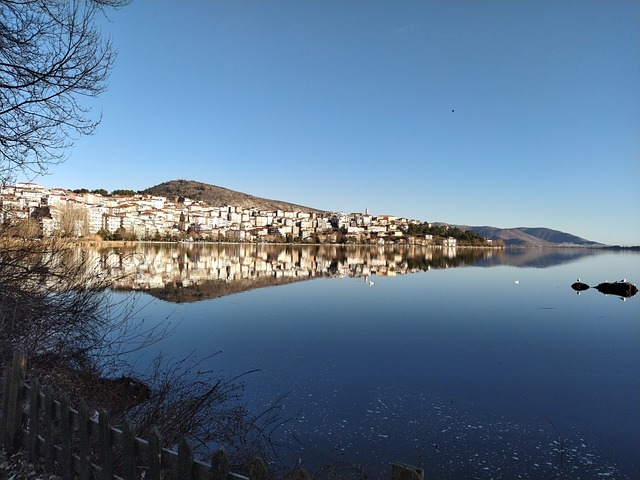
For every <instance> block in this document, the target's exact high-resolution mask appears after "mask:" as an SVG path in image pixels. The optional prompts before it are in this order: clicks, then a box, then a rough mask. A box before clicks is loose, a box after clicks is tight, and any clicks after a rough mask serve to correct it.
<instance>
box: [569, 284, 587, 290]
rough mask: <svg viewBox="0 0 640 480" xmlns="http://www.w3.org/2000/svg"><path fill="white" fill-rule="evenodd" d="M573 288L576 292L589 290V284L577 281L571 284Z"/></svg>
mask: <svg viewBox="0 0 640 480" xmlns="http://www.w3.org/2000/svg"><path fill="white" fill-rule="evenodd" d="M571 288H573V289H574V290H575V291H576V292H582V291H584V290H588V289H589V285H587V284H586V283H582V282H575V283H574V284H572V285H571Z"/></svg>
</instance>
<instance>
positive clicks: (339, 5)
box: [36, 0, 640, 245]
mask: <svg viewBox="0 0 640 480" xmlns="http://www.w3.org/2000/svg"><path fill="white" fill-rule="evenodd" d="M638 18H640V2H638V1H621V0H620V1H619V0H603V1H595V0H594V1H591V0H584V1H583V0H574V1H561V0H553V1H544V0H535V1H534V0H531V1H502V0H501V1H448V0H447V1H445V0H442V1H426V0H425V1H422V0H420V1H419V0H415V1H409V0H406V1H405V0H378V1H376V0H371V1H365V0H357V1H356V0H352V1H350V0H322V1H320V0H317V1H304V0H291V1H256V0H242V1H232V0H228V1H209V0H207V1H205V0H200V1H196V0H186V1H183V2H175V1H159V0H153V1H152V0H135V1H134V2H133V3H132V4H131V5H129V6H127V7H126V8H124V9H122V10H120V11H117V12H115V13H111V14H110V19H111V21H110V22H105V24H104V27H103V32H104V33H105V34H107V35H109V36H110V37H111V38H112V40H113V43H114V44H115V46H116V48H117V50H118V51H119V56H118V61H117V64H116V67H115V69H114V71H113V73H112V75H111V78H110V82H109V85H110V86H109V90H108V91H107V92H106V93H105V94H103V95H102V96H101V97H100V98H99V99H98V101H97V102H96V111H97V112H100V111H101V112H102V115H103V120H102V124H101V125H100V127H99V129H98V131H97V133H96V134H95V135H94V136H92V137H87V138H83V139H80V140H79V141H78V142H76V145H75V147H74V149H73V150H72V151H71V153H70V158H69V160H68V161H67V162H66V163H65V164H63V165H61V166H58V167H55V168H54V169H53V171H52V175H51V176H47V177H44V178H38V179H36V181H37V182H39V183H41V184H43V185H45V186H48V187H64V188H82V187H84V188H89V189H95V188H105V189H107V190H109V191H111V190H114V189H119V188H124V189H133V190H140V189H144V188H147V187H150V186H153V185H156V184H158V183H161V182H164V181H167V180H173V179H178V178H184V179H189V180H198V181H201V182H205V183H211V184H214V185H219V186H222V187H226V188H231V189H233V190H238V191H241V192H245V193H250V194H253V195H258V196H261V197H267V198H271V199H278V200H283V201H289V202H294V203H299V204H302V205H307V206H311V207H316V208H321V209H327V210H335V211H345V212H355V211H364V209H365V208H368V209H369V211H370V212H371V213H372V214H373V215H380V214H393V215H399V216H406V217H409V218H415V219H420V220H425V221H431V222H435V221H442V222H448V223H453V224H466V225H492V226H497V227H517V226H530V227H537V226H545V227H549V228H554V229H558V230H563V231H566V232H570V233H573V234H576V235H579V236H582V237H585V238H588V239H590V240H595V241H600V242H603V243H609V244H622V245H632V244H633V245H638V244H640V165H639V164H640V125H639V124H640V122H639V116H640V115H639V112H640V100H639V93H640V90H639V89H640V83H639V72H640V47H639V45H640V35H639V29H640V27H639V22H638Z"/></svg>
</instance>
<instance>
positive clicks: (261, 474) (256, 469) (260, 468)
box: [249, 457, 269, 480]
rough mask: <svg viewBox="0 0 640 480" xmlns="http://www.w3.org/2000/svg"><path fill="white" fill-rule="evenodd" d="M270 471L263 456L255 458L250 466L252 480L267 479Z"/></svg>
mask: <svg viewBox="0 0 640 480" xmlns="http://www.w3.org/2000/svg"><path fill="white" fill-rule="evenodd" d="M268 476H269V472H267V466H266V465H265V464H264V461H263V460H262V459H261V458H257V457H256V458H254V459H253V461H252V462H251V465H250V467H249V478H250V480H267V478H268Z"/></svg>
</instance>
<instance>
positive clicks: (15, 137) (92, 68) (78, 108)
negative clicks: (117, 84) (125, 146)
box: [0, 0, 129, 183]
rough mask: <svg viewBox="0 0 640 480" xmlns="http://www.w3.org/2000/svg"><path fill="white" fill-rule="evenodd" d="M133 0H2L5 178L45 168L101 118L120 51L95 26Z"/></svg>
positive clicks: (1, 171)
mask: <svg viewBox="0 0 640 480" xmlns="http://www.w3.org/2000/svg"><path fill="white" fill-rule="evenodd" d="M128 2H129V0H86V1H84V0H69V1H60V0H0V183H7V182H9V181H10V180H12V179H14V178H15V176H16V174H17V173H19V172H23V173H27V174H29V173H30V174H34V175H35V174H43V173H46V172H47V171H48V169H49V167H50V166H52V165H55V164H57V163H59V162H61V161H63V160H64V159H65V152H66V149H67V148H68V147H69V146H71V145H72V144H73V141H74V140H75V139H76V138H77V137H79V136H81V135H88V134H91V133H93V132H94V130H95V128H96V126H97V125H98V123H99V122H100V116H99V115H98V116H97V118H96V117H95V116H93V115H92V112H91V108H90V107H89V106H88V105H87V104H86V103H85V102H82V101H81V100H83V98H84V99H85V100H86V98H87V97H95V96H97V95H98V94H100V93H102V92H103V91H104V90H105V88H106V80H107V78H108V76H109V72H110V70H111V68H112V67H113V64H114V60H115V52H114V49H113V46H112V44H111V42H110V41H109V40H108V39H107V40H105V39H103V38H101V35H100V31H99V29H98V27H97V25H96V17H97V15H98V14H101V13H104V9H105V8H106V7H112V8H117V7H120V6H123V5H125V4H126V3H128Z"/></svg>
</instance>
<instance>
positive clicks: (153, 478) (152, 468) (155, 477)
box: [147, 427, 162, 480]
mask: <svg viewBox="0 0 640 480" xmlns="http://www.w3.org/2000/svg"><path fill="white" fill-rule="evenodd" d="M148 443H149V450H148V452H147V454H148V458H147V462H148V463H149V470H148V476H149V480H161V478H162V476H161V473H162V436H161V435H160V431H159V430H158V429H157V427H153V430H151V434H150V435H149V440H148Z"/></svg>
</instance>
